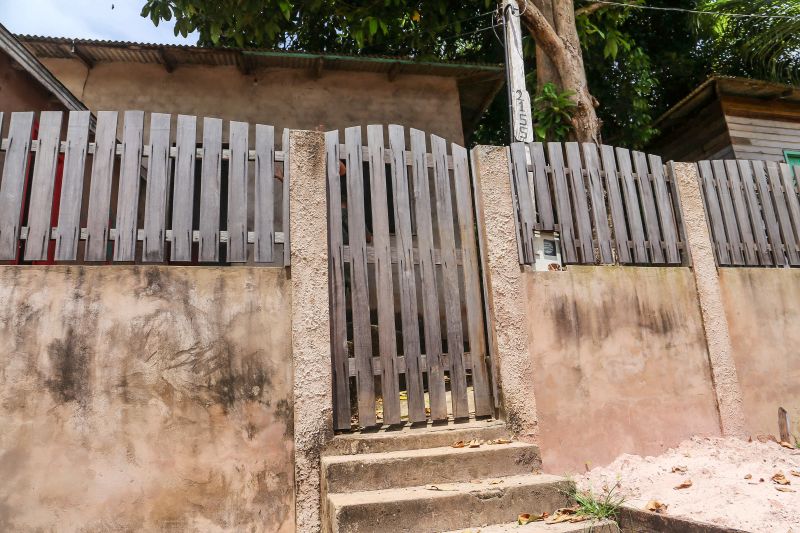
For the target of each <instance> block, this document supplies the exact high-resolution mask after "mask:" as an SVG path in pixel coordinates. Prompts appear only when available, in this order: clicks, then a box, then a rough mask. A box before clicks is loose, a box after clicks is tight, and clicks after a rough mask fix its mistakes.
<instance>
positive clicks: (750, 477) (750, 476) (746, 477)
mask: <svg viewBox="0 0 800 533" xmlns="http://www.w3.org/2000/svg"><path fill="white" fill-rule="evenodd" d="M744 478H745V479H753V474H747V475H746V476H744Z"/></svg>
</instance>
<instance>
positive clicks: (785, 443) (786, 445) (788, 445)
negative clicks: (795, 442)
mask: <svg viewBox="0 0 800 533" xmlns="http://www.w3.org/2000/svg"><path fill="white" fill-rule="evenodd" d="M780 444H781V446H783V447H784V448H789V449H790V450H794V446H792V445H791V444H789V443H788V442H786V441H785V440H782V441H781V442H780Z"/></svg>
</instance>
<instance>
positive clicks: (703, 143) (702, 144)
mask: <svg viewBox="0 0 800 533" xmlns="http://www.w3.org/2000/svg"><path fill="white" fill-rule="evenodd" d="M647 151H648V152H651V153H654V154H658V155H660V156H661V157H662V158H663V159H664V161H699V160H701V159H734V152H733V146H732V144H731V137H730V133H729V132H728V125H727V124H726V122H725V115H724V114H723V111H722V106H721V105H720V103H719V101H718V100H712V101H710V102H708V103H707V104H706V105H705V106H703V107H702V108H701V109H699V110H697V112H695V113H692V116H690V117H687V118H685V119H683V120H682V122H681V123H680V125H679V127H676V128H673V129H670V130H666V131H664V132H663V133H662V134H661V135H660V136H659V137H657V138H656V139H655V140H654V141H653V142H652V143H650V145H649V146H648V148H647Z"/></svg>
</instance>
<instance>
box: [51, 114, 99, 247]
mask: <svg viewBox="0 0 800 533" xmlns="http://www.w3.org/2000/svg"><path fill="white" fill-rule="evenodd" d="M91 116H92V114H91V113H90V112H89V111H70V113H69V123H68V125H67V151H66V153H65V154H64V175H63V179H62V180H61V202H60V203H59V206H58V235H57V237H56V253H55V258H56V260H57V261H74V260H75V259H77V256H78V243H79V242H80V240H81V204H82V200H83V180H84V175H85V170H86V153H87V152H88V150H89V121H90V120H91Z"/></svg>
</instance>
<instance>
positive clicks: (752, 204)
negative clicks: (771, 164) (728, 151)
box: [737, 161, 772, 265]
mask: <svg viewBox="0 0 800 533" xmlns="http://www.w3.org/2000/svg"><path fill="white" fill-rule="evenodd" d="M737 163H738V165H739V175H740V177H741V181H742V185H743V187H744V193H745V201H746V204H747V210H748V212H749V214H750V220H751V221H752V230H753V237H754V238H755V242H756V248H757V251H758V259H759V262H760V264H762V265H772V256H771V255H770V253H769V246H768V245H767V236H766V235H767V234H766V231H767V229H766V225H765V224H764V219H763V216H762V213H761V205H760V204H759V202H758V197H757V196H756V185H755V177H754V175H753V170H752V166H751V163H750V162H749V161H737ZM756 264H759V263H756Z"/></svg>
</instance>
